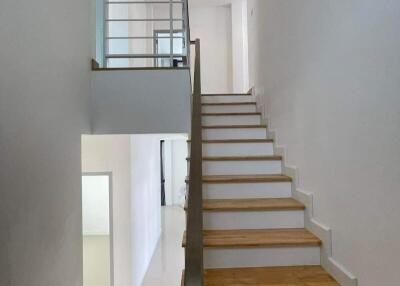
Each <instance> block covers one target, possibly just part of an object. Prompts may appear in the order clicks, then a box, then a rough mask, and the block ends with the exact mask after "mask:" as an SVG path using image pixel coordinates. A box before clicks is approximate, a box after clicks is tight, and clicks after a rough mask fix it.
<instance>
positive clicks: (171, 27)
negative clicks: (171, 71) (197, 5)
mask: <svg viewBox="0 0 400 286" xmlns="http://www.w3.org/2000/svg"><path fill="white" fill-rule="evenodd" d="M173 5H174V4H173V0H169V37H170V38H169V39H170V41H169V45H170V46H169V58H170V66H171V67H173V65H174V56H173V54H174V6H173Z"/></svg>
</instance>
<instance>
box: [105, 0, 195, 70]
mask: <svg viewBox="0 0 400 286" xmlns="http://www.w3.org/2000/svg"><path fill="white" fill-rule="evenodd" d="M103 3H104V10H103V11H104V18H103V19H104V35H103V45H104V48H103V53H104V55H103V65H104V67H105V68H107V66H108V60H109V59H117V58H118V59H139V58H143V59H146V58H154V59H160V58H169V59H170V67H172V66H173V65H174V60H175V59H177V58H178V59H181V60H182V62H183V63H184V66H188V65H189V64H190V60H189V59H188V54H189V49H190V47H189V46H188V44H189V42H190V38H188V37H189V34H190V33H189V32H188V30H187V29H188V28H189V25H188V18H189V17H188V15H187V13H188V0H182V1H176V0H167V1H115V2H114V1H109V0H104V2H103ZM132 4H144V5H146V4H147V5H149V4H150V5H151V4H166V5H169V17H168V18H165V19H164V18H142V19H130V18H127V19H122V18H121V19H118V18H110V17H109V16H110V13H109V6H110V5H132ZM177 4H180V5H182V18H174V15H173V14H174V5H177ZM112 22H164V23H165V22H169V29H168V30H169V36H168V37H167V36H163V37H155V36H129V35H128V36H122V37H118V36H115V37H114V36H112V35H109V23H112ZM176 22H182V26H183V27H182V28H183V31H184V33H183V36H182V37H180V36H174V23H176ZM140 39H153V40H155V39H169V40H170V52H169V54H168V55H166V54H156V53H155V51H153V53H152V54H135V53H128V54H111V53H110V49H109V47H110V44H109V41H110V40H140ZM174 39H182V47H183V53H182V54H174Z"/></svg>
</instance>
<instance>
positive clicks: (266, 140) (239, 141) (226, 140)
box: [187, 139, 274, 144]
mask: <svg viewBox="0 0 400 286" xmlns="http://www.w3.org/2000/svg"><path fill="white" fill-rule="evenodd" d="M187 142H189V143H190V142H192V140H190V139H189V140H187ZM202 142H203V143H204V144H226V143H273V142H274V140H273V139H220V140H203V141H202Z"/></svg>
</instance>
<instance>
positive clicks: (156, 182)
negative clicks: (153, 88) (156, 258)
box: [130, 135, 161, 286]
mask: <svg viewBox="0 0 400 286" xmlns="http://www.w3.org/2000/svg"><path fill="white" fill-rule="evenodd" d="M131 141H132V145H131V156H130V158H131V161H132V171H131V184H132V195H131V201H130V202H131V231H132V250H131V255H132V272H133V273H134V274H133V281H132V284H131V285H133V286H140V285H141V284H142V281H143V278H144V276H145V274H146V271H147V268H148V266H149V264H150V260H151V257H152V256H153V253H154V251H155V247H156V245H157V242H158V238H159V237H160V234H161V177H160V137H159V136H158V135H132V136H131Z"/></svg>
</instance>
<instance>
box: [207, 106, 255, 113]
mask: <svg viewBox="0 0 400 286" xmlns="http://www.w3.org/2000/svg"><path fill="white" fill-rule="evenodd" d="M202 112H203V113H232V112H256V105H255V104H245V105H204V106H203V107H202Z"/></svg>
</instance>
